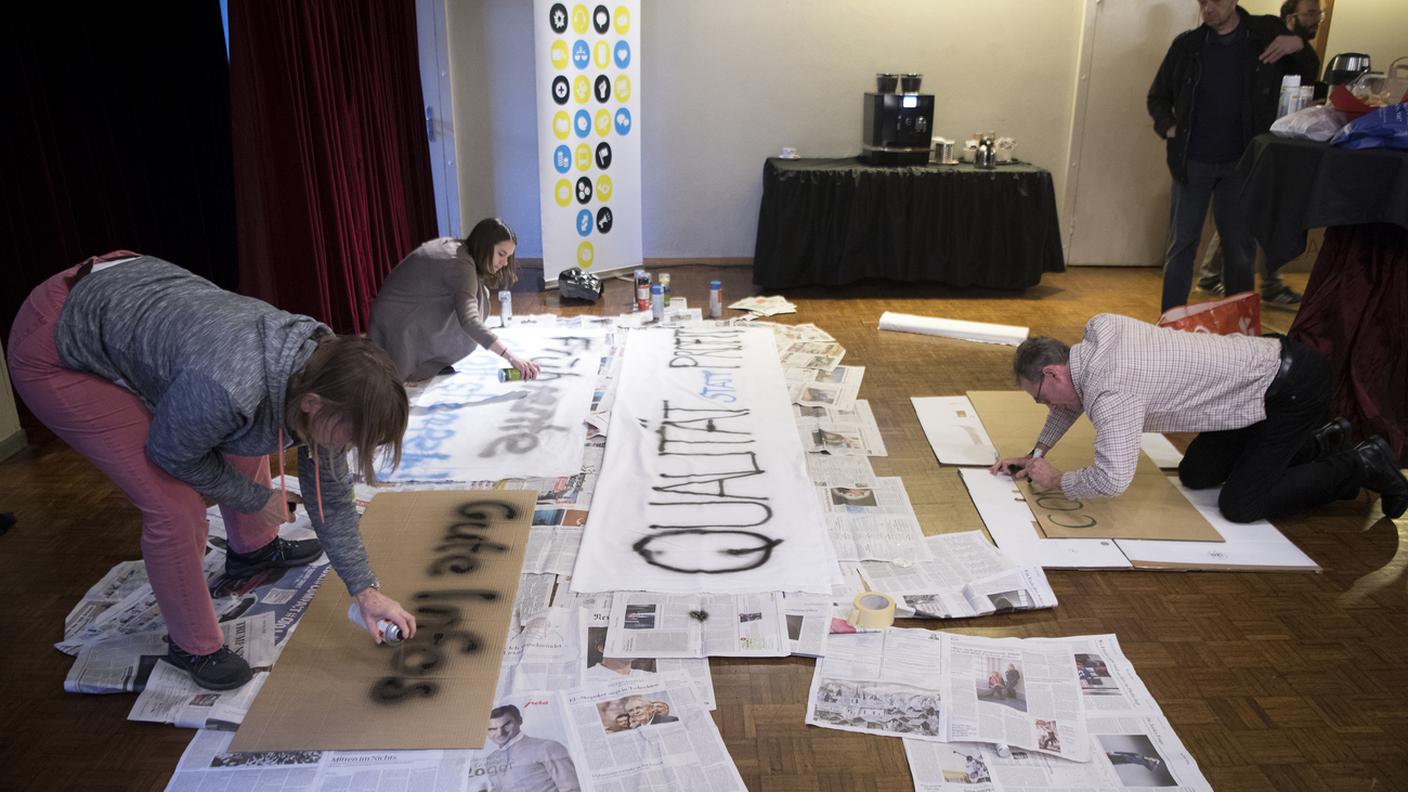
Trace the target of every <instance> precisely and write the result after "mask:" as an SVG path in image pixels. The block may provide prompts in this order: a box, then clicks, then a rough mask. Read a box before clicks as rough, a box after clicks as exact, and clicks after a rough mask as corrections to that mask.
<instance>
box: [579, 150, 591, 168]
mask: <svg viewBox="0 0 1408 792" xmlns="http://www.w3.org/2000/svg"><path fill="white" fill-rule="evenodd" d="M591 166H592V147H591V146H588V145H587V144H586V143H579V144H577V170H579V171H584V170H587V169H588V168H590V167H591Z"/></svg>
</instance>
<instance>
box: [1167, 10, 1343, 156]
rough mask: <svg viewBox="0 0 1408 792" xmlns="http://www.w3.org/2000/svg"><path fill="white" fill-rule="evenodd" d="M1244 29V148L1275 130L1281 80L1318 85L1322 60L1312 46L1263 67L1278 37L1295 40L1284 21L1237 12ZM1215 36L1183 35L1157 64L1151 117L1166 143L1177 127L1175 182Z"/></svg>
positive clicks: (1201, 29) (1206, 32) (1208, 31)
mask: <svg viewBox="0 0 1408 792" xmlns="http://www.w3.org/2000/svg"><path fill="white" fill-rule="evenodd" d="M1237 15H1238V16H1239V17H1241V19H1242V21H1241V25H1242V26H1244V27H1245V28H1246V31H1247V64H1246V67H1247V74H1248V77H1249V79H1248V80H1247V83H1246V84H1247V85H1249V86H1251V96H1249V97H1247V99H1248V101H1250V102H1251V112H1249V113H1246V114H1244V115H1243V125H1244V128H1243V130H1242V144H1243V145H1244V146H1245V145H1246V144H1247V143H1249V142H1251V139H1252V138H1253V137H1255V136H1257V135H1259V134H1261V133H1263V132H1265V131H1267V130H1268V129H1270V128H1271V122H1272V121H1275V120H1276V102H1277V99H1278V98H1279V97H1280V95H1281V78H1282V77H1284V76H1286V75H1288V74H1299V75H1300V76H1301V77H1300V78H1301V84H1302V85H1309V84H1311V83H1312V82H1314V81H1315V72H1316V65H1317V63H1318V58H1317V57H1316V55H1315V50H1313V49H1311V48H1310V45H1309V44H1306V46H1305V47H1304V48H1303V49H1301V51H1300V52H1297V53H1294V54H1292V55H1287V56H1285V57H1283V58H1281V59H1280V60H1278V61H1276V62H1275V63H1262V62H1261V61H1260V60H1258V58H1259V57H1260V55H1261V53H1262V51H1263V50H1265V49H1266V47H1267V46H1268V45H1270V44H1271V41H1272V40H1273V39H1275V38H1276V37H1277V36H1287V35H1294V34H1293V33H1291V32H1290V31H1289V30H1287V29H1286V25H1285V23H1283V22H1282V21H1281V19H1280V17H1274V16H1252V15H1251V14H1248V13H1247V12H1246V11H1244V10H1243V9H1242V8H1240V7H1238V8H1237ZM1210 35H1213V32H1212V28H1210V27H1208V26H1207V25H1199V26H1198V27H1196V28H1194V29H1192V30H1190V31H1188V32H1186V33H1181V34H1179V36H1178V37H1177V38H1175V39H1174V40H1173V44H1172V45H1170V46H1169V48H1168V54H1167V55H1165V56H1164V62H1163V63H1162V64H1160V65H1159V72H1158V74H1156V75H1154V82H1153V84H1152V85H1150V86H1149V96H1148V108H1149V117H1150V118H1152V119H1154V131H1155V132H1157V133H1158V134H1159V137H1161V138H1167V135H1168V129H1169V127H1172V126H1177V127H1178V131H1177V133H1176V134H1175V135H1174V137H1173V138H1172V139H1168V140H1166V145H1167V147H1168V170H1169V172H1170V173H1172V174H1173V178H1175V179H1177V180H1178V181H1180V182H1186V181H1187V180H1188V176H1187V167H1186V165H1187V159H1188V134H1189V132H1191V131H1192V129H1193V114H1194V113H1195V112H1197V108H1196V107H1195V106H1194V105H1195V104H1196V102H1195V99H1196V97H1197V94H1198V79H1199V78H1200V77H1201V74H1202V69H1201V60H1202V52H1203V45H1204V44H1205V43H1206V42H1207V38H1208V36H1210Z"/></svg>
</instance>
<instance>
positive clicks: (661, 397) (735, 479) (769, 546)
mask: <svg viewBox="0 0 1408 792" xmlns="http://www.w3.org/2000/svg"><path fill="white" fill-rule="evenodd" d="M607 436H608V437H609V438H610V439H609V440H608V441H607V444H606V458H605V461H604V463H603V465H602V473H601V477H600V479H599V480H598V482H597V489H596V495H595V496H594V497H593V501H592V509H591V513H590V514H589V515H588V517H587V529H586V535H585V536H584V538H583V541H582V548H581V551H580V552H579V553H578V555H577V566H576V568H575V570H574V571H573V577H572V588H573V590H575V591H588V592H590V591H659V592H671V593H674V592H717V593H737V592H754V591H802V592H810V593H818V594H825V593H829V592H830V591H831V584H832V582H833V580H832V578H833V577H834V576H836V574H837V566H836V558H835V552H834V551H833V549H832V547H831V542H830V540H829V539H828V537H827V533H826V520H825V518H824V517H823V515H822V512H821V507H820V504H818V503H817V498H816V491H815V487H814V485H813V484H812V483H811V478H810V477H809V476H808V475H807V469H806V464H805V461H804V459H803V456H802V446H801V441H800V439H799V438H798V437H797V432H796V428H795V423H794V421H793V419H792V405H791V403H790V400H789V398H788V395H787V386H786V384H785V383H784V382H783V379H782V369H781V367H780V366H779V365H778V360H777V347H776V346H775V344H774V343H773V337H772V332H771V331H770V330H767V329H764V328H739V327H695V328H690V327H679V328H672V329H665V328H656V329H649V330H636V331H632V332H631V333H630V334H629V337H628V339H627V341H626V355H625V362H624V363H623V365H622V367H621V378H620V384H619V387H618V389H617V394H616V404H615V407H614V408H613V410H612V413H611V425H610V429H609V431H608V432H607ZM836 582H839V581H836Z"/></svg>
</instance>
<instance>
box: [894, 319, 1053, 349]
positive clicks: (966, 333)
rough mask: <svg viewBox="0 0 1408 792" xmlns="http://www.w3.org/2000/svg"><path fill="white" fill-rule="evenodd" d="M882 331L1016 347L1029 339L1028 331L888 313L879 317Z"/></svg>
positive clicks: (978, 323) (1012, 326) (1008, 326)
mask: <svg viewBox="0 0 1408 792" xmlns="http://www.w3.org/2000/svg"><path fill="white" fill-rule="evenodd" d="M880 329H881V330H893V331H895V332H897V333H919V334H920V335H933V336H943V337H944V338H957V339H960V340H963V341H978V342H980V343H984V344H1004V345H1006V346H1017V345H1018V344H1020V343H1022V342H1023V341H1025V340H1026V338H1027V328H1025V327H1017V326H1014V325H1000V324H988V323H987V322H966V321H964V320H962V319H944V318H942V317H938V316H915V315H913V314H902V313H894V312H891V311H886V312H885V313H884V314H882V315H881V316H880Z"/></svg>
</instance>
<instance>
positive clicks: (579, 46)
mask: <svg viewBox="0 0 1408 792" xmlns="http://www.w3.org/2000/svg"><path fill="white" fill-rule="evenodd" d="M591 62H592V48H591V47H588V46H587V42H586V41H584V40H582V39H577V43H576V44H573V45H572V65H573V66H576V67H577V68H579V69H585V68H587V66H588V64H590V63H591Z"/></svg>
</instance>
